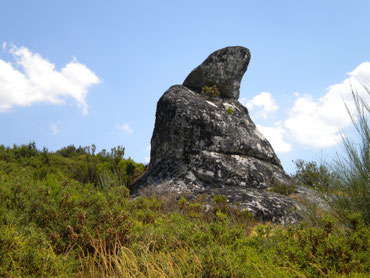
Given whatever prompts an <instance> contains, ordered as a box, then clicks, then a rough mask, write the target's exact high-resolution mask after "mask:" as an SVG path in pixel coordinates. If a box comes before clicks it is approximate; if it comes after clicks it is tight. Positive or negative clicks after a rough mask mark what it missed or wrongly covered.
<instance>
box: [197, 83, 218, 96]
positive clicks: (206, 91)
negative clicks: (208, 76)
mask: <svg viewBox="0 0 370 278" xmlns="http://www.w3.org/2000/svg"><path fill="white" fill-rule="evenodd" d="M200 94H201V95H202V96H206V97H211V98H213V97H220V91H219V90H218V88H217V86H216V85H213V86H211V87H208V86H203V87H202V91H201V92H200Z"/></svg>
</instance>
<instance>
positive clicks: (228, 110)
mask: <svg viewBox="0 0 370 278" xmlns="http://www.w3.org/2000/svg"><path fill="white" fill-rule="evenodd" d="M226 112H227V114H229V115H232V114H233V112H234V111H233V109H232V108H231V107H228V108H227V109H226Z"/></svg>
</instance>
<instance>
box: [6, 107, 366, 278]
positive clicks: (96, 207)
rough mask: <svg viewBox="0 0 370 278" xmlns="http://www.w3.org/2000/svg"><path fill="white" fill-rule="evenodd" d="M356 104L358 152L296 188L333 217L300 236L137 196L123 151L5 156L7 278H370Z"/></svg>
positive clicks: (197, 204) (301, 165)
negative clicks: (316, 194)
mask: <svg viewBox="0 0 370 278" xmlns="http://www.w3.org/2000/svg"><path fill="white" fill-rule="evenodd" d="M357 103H358V109H359V110H358V111H359V112H360V113H358V116H359V117H360V118H359V119H356V120H354V122H355V124H358V125H357V128H358V129H357V130H358V131H359V134H360V135H361V136H360V142H361V143H359V144H353V143H351V142H350V141H348V140H347V141H346V140H345V141H344V142H345V150H346V151H347V152H346V154H347V155H346V156H345V157H344V158H342V159H340V160H339V161H340V163H339V162H338V163H337V164H336V165H335V167H332V168H330V167H326V166H325V167H324V166H319V165H317V164H316V163H313V162H304V161H298V162H297V173H296V174H295V176H294V178H295V179H296V183H297V184H298V183H299V184H302V185H304V186H306V187H310V188H313V189H317V190H318V191H320V192H322V193H323V196H326V198H327V200H328V202H329V204H330V209H328V210H325V211H324V210H322V209H320V208H317V207H314V206H312V209H311V211H310V217H307V219H305V221H302V222H301V223H300V224H298V225H295V226H276V225H273V224H271V223H260V222H258V221H256V220H255V219H254V218H253V216H252V215H251V214H250V213H249V212H246V211H241V210H239V209H237V208H235V207H230V206H229V205H228V203H227V202H226V199H225V197H223V196H219V195H216V196H214V198H213V204H212V206H209V204H207V203H205V202H204V201H203V200H204V198H203V196H198V198H197V199H195V200H193V201H191V202H189V201H188V200H187V199H186V198H184V197H178V196H172V195H165V196H160V195H158V196H155V195H151V196H141V197H136V198H131V197H130V194H129V190H130V186H131V185H132V183H133V182H134V181H135V180H136V179H137V178H139V177H140V176H141V175H142V174H143V173H144V172H145V170H146V169H145V166H144V165H143V164H140V163H135V162H134V161H133V160H131V159H130V158H128V159H126V158H124V148H122V147H117V148H113V149H112V150H111V151H110V152H107V151H104V150H103V151H102V152H99V153H97V154H96V153H95V146H94V145H93V146H91V147H84V148H82V147H78V148H76V147H74V146H68V147H66V148H63V149H61V150H59V151H57V152H54V153H53V152H49V151H48V150H46V149H45V148H44V149H43V150H38V149H37V148H36V145H35V144H34V143H30V144H28V145H22V146H15V145H14V146H13V147H5V146H0V277H369V275H370V261H369V257H370V256H369V222H370V221H369V203H370V202H369V199H368V198H369V145H370V144H369V129H368V119H367V118H366V117H367V115H368V114H366V113H365V111H364V110H363V108H364V107H365V108H366V109H368V106H366V105H365V104H364V103H363V102H361V100H358V102H357ZM364 105H365V106H364ZM367 111H369V110H367ZM366 140H367V141H366ZM275 190H276V191H278V192H280V193H282V194H288V195H289V194H290V193H291V192H290V188H281V186H279V184H276V186H275Z"/></svg>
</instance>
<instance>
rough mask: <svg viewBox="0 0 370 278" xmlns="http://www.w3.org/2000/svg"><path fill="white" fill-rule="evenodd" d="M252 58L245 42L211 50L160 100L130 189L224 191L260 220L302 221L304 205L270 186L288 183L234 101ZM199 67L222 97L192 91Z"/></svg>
mask: <svg viewBox="0 0 370 278" xmlns="http://www.w3.org/2000/svg"><path fill="white" fill-rule="evenodd" d="M249 57H250V54H249V50H248V49H246V48H243V47H231V48H224V49H221V50H219V51H216V52H215V53H213V54H211V55H210V56H209V57H208V58H207V60H206V61H205V62H204V63H203V64H202V65H201V66H199V67H198V68H197V69H195V70H194V71H193V72H192V73H191V74H190V75H189V76H188V78H187V79H186V80H185V82H184V84H186V86H184V85H176V86H172V87H171V88H169V89H168V90H167V91H166V92H165V93H164V94H163V96H162V97H161V98H160V100H159V101H158V104H157V112H156V122H155V127H154V131H153V136H152V140H151V160H150V164H149V169H148V172H147V173H146V174H145V175H144V176H143V177H142V178H141V179H140V180H138V181H137V182H136V183H135V184H134V185H133V186H132V193H133V194H136V195H137V194H140V192H141V191H145V189H148V188H152V189H153V190H154V192H155V193H160V194H168V193H169V192H172V193H175V194H178V195H180V194H182V195H187V196H196V195H197V194H203V195H204V194H205V195H206V196H208V199H209V200H211V198H212V196H213V195H214V194H221V195H224V196H226V197H227V200H228V202H229V203H230V204H235V203H238V204H240V208H242V209H245V210H248V211H250V212H251V213H252V214H253V215H254V216H255V217H256V218H258V219H261V220H264V221H272V222H276V223H295V222H297V221H299V220H300V218H301V214H300V212H302V211H304V210H303V209H302V205H300V204H299V203H298V202H297V201H296V199H295V198H294V197H289V196H285V195H281V194H277V193H275V192H272V191H271V187H272V185H273V184H276V183H279V184H280V185H283V186H288V187H291V186H292V182H293V181H292V180H291V178H290V177H289V176H288V175H287V174H286V173H285V172H284V170H283V168H282V166H281V164H280V161H279V159H278V157H277V156H276V154H275V152H274V150H273V148H272V147H271V145H270V143H269V142H268V141H267V140H266V138H265V137H264V136H263V135H262V134H261V133H260V132H259V131H258V129H257V128H256V125H255V124H254V123H253V121H252V120H251V118H250V117H249V114H248V110H247V108H246V107H244V106H243V105H242V104H241V103H240V102H239V101H238V100H237V97H238V96H239V85H240V81H241V78H242V75H243V73H244V72H245V70H246V68H247V65H248V62H249ZM194 72H195V73H194ZM199 72H200V73H201V74H200V75H201V76H205V77H207V78H208V77H209V79H204V80H212V81H210V83H208V85H213V84H216V85H217V86H220V85H222V86H220V88H227V90H221V96H223V97H216V98H215V97H214V98H210V97H205V96H203V95H201V94H199V92H196V91H197V90H198V91H199V89H200V87H201V86H202V84H205V83H203V81H199V82H200V83H199V86H198V85H197V86H198V87H197V88H195V87H194V86H195V85H194V84H195V83H196V82H194V80H198V79H197V77H196V76H197V75H198V74H199ZM225 72H227V74H226V73H225ZM192 76H193V77H192ZM194 76H195V77H194ZM189 80H190V81H189ZM189 84H192V85H194V86H190V85H189ZM223 84H224V85H225V86H223ZM190 88H191V89H190ZM229 90H230V91H229ZM230 92H231V93H230ZM228 110H229V111H228ZM231 111H232V112H231ZM230 112H231V113H230ZM295 193H296V197H298V198H301V199H302V198H305V197H307V196H311V197H312V198H311V199H314V195H313V194H312V193H311V191H310V190H305V189H302V188H301V187H297V192H295ZM307 199H310V198H307Z"/></svg>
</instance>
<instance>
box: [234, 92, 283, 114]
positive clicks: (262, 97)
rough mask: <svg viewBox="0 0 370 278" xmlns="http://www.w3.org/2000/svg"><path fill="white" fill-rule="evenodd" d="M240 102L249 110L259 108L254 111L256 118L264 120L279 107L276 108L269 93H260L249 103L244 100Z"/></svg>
mask: <svg viewBox="0 0 370 278" xmlns="http://www.w3.org/2000/svg"><path fill="white" fill-rule="evenodd" d="M240 101H241V103H242V104H244V105H245V106H246V107H247V108H248V109H250V110H255V109H256V108H259V109H258V110H257V111H256V115H257V117H262V118H264V119H266V118H267V116H268V114H270V113H273V112H275V111H276V110H278V109H279V106H277V104H276V102H275V100H274V99H273V98H272V95H271V93H268V92H261V93H260V94H258V95H256V96H255V97H254V98H252V100H250V101H248V100H247V99H245V98H243V99H241V100H240Z"/></svg>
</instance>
